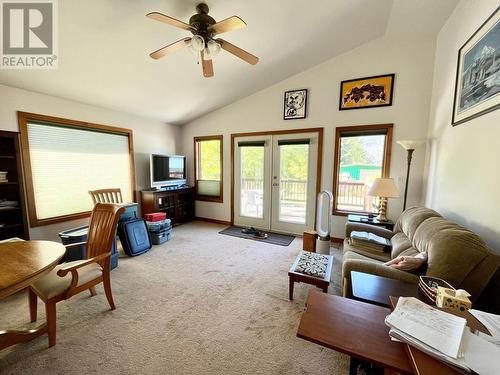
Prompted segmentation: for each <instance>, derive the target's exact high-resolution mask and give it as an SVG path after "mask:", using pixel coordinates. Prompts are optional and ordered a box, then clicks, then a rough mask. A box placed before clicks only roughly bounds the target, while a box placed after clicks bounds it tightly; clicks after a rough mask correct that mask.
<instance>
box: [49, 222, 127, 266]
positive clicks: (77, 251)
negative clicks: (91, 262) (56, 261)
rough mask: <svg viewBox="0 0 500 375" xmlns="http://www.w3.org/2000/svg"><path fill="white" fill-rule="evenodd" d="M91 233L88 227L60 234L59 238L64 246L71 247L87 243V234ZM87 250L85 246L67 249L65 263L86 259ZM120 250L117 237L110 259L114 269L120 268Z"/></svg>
mask: <svg viewBox="0 0 500 375" xmlns="http://www.w3.org/2000/svg"><path fill="white" fill-rule="evenodd" d="M88 231H89V227H88V226H83V227H78V228H73V229H68V230H65V231H63V232H60V233H59V238H60V239H61V242H62V244H63V245H69V244H73V243H78V242H86V241H87V234H88ZM85 254H86V249H85V245H81V246H75V247H71V248H69V249H66V253H65V254H64V257H63V261H64V262H72V261H74V260H81V259H85ZM118 255H119V254H118V250H117V248H116V237H115V240H114V241H113V245H112V246H111V259H110V268H111V269H114V268H116V267H118Z"/></svg>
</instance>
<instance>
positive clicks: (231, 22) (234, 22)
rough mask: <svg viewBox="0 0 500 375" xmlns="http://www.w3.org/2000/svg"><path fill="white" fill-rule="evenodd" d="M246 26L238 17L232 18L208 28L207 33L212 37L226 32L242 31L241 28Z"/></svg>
mask: <svg viewBox="0 0 500 375" xmlns="http://www.w3.org/2000/svg"><path fill="white" fill-rule="evenodd" d="M246 25H247V24H246V23H245V21H243V20H242V19H241V18H240V17H238V16H232V17H229V18H226V19H225V20H222V21H220V22H217V23H216V24H214V25H212V26H210V27H209V28H208V32H210V33H213V35H217V34H222V33H225V32H227V31H232V30H238V29H242V28H243V27H246Z"/></svg>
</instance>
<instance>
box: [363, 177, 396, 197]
mask: <svg viewBox="0 0 500 375" xmlns="http://www.w3.org/2000/svg"><path fill="white" fill-rule="evenodd" d="M367 194H368V195H370V196H372V197H384V198H398V197H399V192H398V188H397V187H396V184H395V183H394V180H393V179H392V178H377V179H376V180H375V181H374V182H373V185H372V187H371V188H370V190H368V193H367Z"/></svg>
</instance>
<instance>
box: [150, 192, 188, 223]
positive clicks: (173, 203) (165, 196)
mask: <svg viewBox="0 0 500 375" xmlns="http://www.w3.org/2000/svg"><path fill="white" fill-rule="evenodd" d="M141 208H142V213H143V214H149V213H152V212H165V213H166V214H167V218H169V219H170V220H172V224H173V225H176V224H180V223H184V222H186V221H190V220H194V187H185V188H179V189H172V190H142V191H141Z"/></svg>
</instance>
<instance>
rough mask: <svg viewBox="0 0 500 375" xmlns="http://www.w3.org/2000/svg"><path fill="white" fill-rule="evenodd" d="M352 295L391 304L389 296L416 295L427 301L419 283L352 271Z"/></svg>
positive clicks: (384, 304) (367, 300)
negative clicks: (421, 292)
mask: <svg viewBox="0 0 500 375" xmlns="http://www.w3.org/2000/svg"><path fill="white" fill-rule="evenodd" d="M351 285H352V295H353V297H354V299H357V300H359V301H363V302H368V303H373V304H375V305H379V306H387V307H389V306H390V301H389V297H390V296H395V297H416V298H418V299H421V300H422V301H425V299H424V296H422V295H421V294H420V291H419V289H418V286H417V284H414V283H409V282H404V281H401V280H395V279H390V278H388V277H382V276H377V275H371V274H369V273H363V272H357V271H351Z"/></svg>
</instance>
